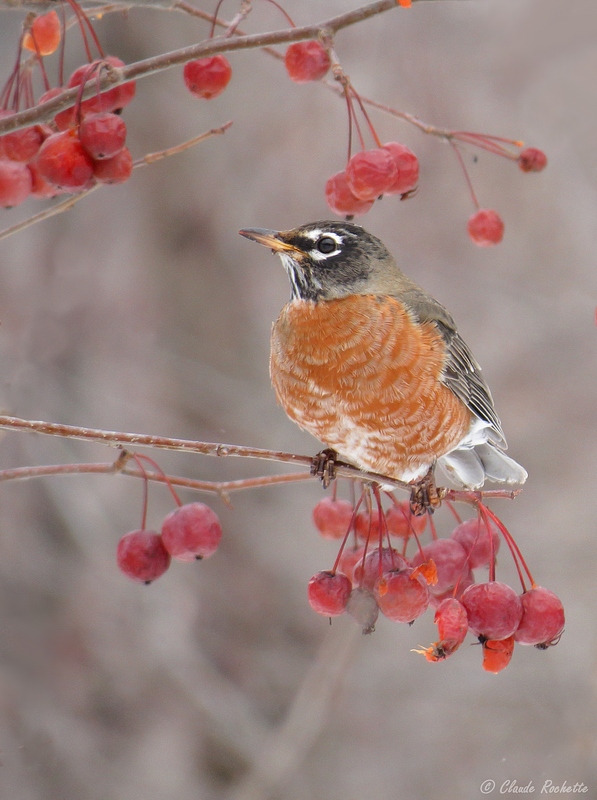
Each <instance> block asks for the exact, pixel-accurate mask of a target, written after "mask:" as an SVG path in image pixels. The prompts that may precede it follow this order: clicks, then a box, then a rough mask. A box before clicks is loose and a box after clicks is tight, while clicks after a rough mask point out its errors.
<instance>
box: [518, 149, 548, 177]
mask: <svg viewBox="0 0 597 800" xmlns="http://www.w3.org/2000/svg"><path fill="white" fill-rule="evenodd" d="M518 166H519V167H520V169H521V170H522V171H523V172H541V170H542V169H545V167H546V166H547V156H546V155H545V153H544V152H543V150H537V148H536V147H527V148H526V150H523V151H522V152H521V153H520V155H519V156H518Z"/></svg>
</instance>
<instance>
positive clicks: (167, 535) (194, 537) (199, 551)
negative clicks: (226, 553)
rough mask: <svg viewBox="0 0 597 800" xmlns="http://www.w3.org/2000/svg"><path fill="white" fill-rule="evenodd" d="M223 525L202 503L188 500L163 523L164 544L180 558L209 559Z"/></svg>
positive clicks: (173, 554) (220, 536) (219, 537)
mask: <svg viewBox="0 0 597 800" xmlns="http://www.w3.org/2000/svg"><path fill="white" fill-rule="evenodd" d="M221 538H222V526H221V525H220V520H219V519H218V516H217V514H216V512H215V511H213V510H212V509H211V508H210V507H209V506H206V505H205V503H187V504H186V505H184V506H180V507H179V508H176V509H174V511H171V512H170V514H168V516H167V517H166V518H165V519H164V522H163V523H162V539H163V541H164V547H165V548H166V550H167V551H168V552H169V553H170V555H171V556H172V557H173V558H176V559H178V560H179V561H194V560H195V559H202V558H209V557H210V556H213V554H214V553H215V552H216V550H217V549H218V545H219V544H220V540H221Z"/></svg>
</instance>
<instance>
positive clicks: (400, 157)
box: [383, 142, 419, 194]
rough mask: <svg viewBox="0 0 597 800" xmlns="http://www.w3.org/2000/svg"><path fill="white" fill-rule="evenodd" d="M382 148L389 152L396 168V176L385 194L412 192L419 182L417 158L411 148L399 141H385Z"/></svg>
mask: <svg viewBox="0 0 597 800" xmlns="http://www.w3.org/2000/svg"><path fill="white" fill-rule="evenodd" d="M383 149H384V150H388V151H389V152H390V154H391V156H392V158H393V159H394V163H395V164H396V170H397V172H396V178H395V179H394V182H393V183H392V185H391V186H390V188H389V189H386V191H385V194H406V193H407V192H412V190H413V189H415V188H416V187H417V184H418V183H419V159H418V158H417V157H416V155H415V154H414V153H413V151H412V150H410V149H409V148H408V147H406V145H403V144H400V143H399V142H387V143H386V144H384V146H383Z"/></svg>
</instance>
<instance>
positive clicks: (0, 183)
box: [0, 158, 31, 208]
mask: <svg viewBox="0 0 597 800" xmlns="http://www.w3.org/2000/svg"><path fill="white" fill-rule="evenodd" d="M30 194H31V173H30V172H29V170H28V168H27V164H22V163H21V162H20V161H10V160H9V159H7V158H0V208H12V207H13V206H18V205H19V204H20V203H22V202H23V201H24V200H26V199H27V198H28V197H29V195H30Z"/></svg>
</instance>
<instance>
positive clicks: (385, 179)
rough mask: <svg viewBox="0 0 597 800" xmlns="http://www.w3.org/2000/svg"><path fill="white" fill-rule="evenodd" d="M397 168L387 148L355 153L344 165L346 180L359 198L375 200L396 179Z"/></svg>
mask: <svg viewBox="0 0 597 800" xmlns="http://www.w3.org/2000/svg"><path fill="white" fill-rule="evenodd" d="M397 174H398V170H397V168H396V163H395V161H394V159H393V158H392V155H391V153H390V151H389V150H384V149H383V148H377V149H375V150H365V151H363V152H361V153H356V154H355V155H354V156H353V157H352V158H351V159H350V161H349V162H348V166H347V167H346V182H347V183H348V186H349V188H350V191H351V192H352V193H353V194H354V195H355V197H358V198H359V200H376V199H377V198H378V197H379V196H380V195H382V194H384V193H385V192H386V191H387V190H388V189H389V188H390V187H391V186H392V185H393V183H394V181H395V180H396V176H397Z"/></svg>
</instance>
